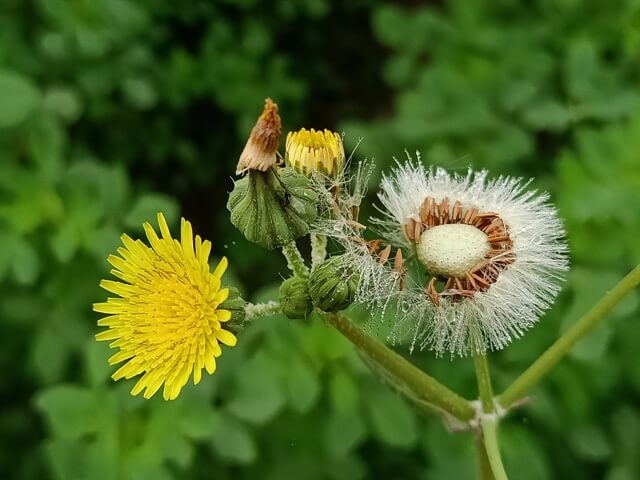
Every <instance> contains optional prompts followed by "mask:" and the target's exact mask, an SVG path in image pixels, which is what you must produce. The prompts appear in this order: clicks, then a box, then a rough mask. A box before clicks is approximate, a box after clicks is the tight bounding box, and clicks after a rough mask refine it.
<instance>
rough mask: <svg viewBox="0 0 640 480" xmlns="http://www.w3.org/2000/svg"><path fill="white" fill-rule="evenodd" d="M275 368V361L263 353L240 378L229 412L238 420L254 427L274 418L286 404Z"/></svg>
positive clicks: (248, 365) (249, 365) (250, 363)
mask: <svg viewBox="0 0 640 480" xmlns="http://www.w3.org/2000/svg"><path fill="white" fill-rule="evenodd" d="M275 369H276V367H275V365H274V363H273V361H272V360H271V358H270V357H269V356H268V355H267V354H266V353H265V352H264V351H261V352H259V353H258V354H257V355H256V356H255V357H254V358H253V360H252V361H250V362H249V363H248V364H247V365H246V366H245V368H244V369H243V372H242V374H241V375H239V376H238V386H237V390H236V392H235V394H234V395H233V397H232V399H231V401H230V402H229V403H228V405H227V409H228V410H229V411H230V412H232V413H233V414H234V415H235V416H236V417H238V418H240V419H242V420H246V421H247V422H251V423H254V424H262V423H265V422H267V421H268V420H270V419H271V418H273V417H274V416H275V415H276V414H277V413H278V411H279V410H280V409H281V408H282V407H283V406H284V403H285V397H284V392H283V391H282V390H281V388H282V387H281V385H280V384H279V382H278V381H277V377H276V376H275Z"/></svg>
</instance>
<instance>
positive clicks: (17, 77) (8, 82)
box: [0, 69, 41, 128]
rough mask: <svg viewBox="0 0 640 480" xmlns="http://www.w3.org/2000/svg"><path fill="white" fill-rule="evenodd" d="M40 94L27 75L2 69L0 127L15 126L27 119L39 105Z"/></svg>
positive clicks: (0, 77) (0, 75) (0, 80)
mask: <svg viewBox="0 0 640 480" xmlns="http://www.w3.org/2000/svg"><path fill="white" fill-rule="evenodd" d="M40 96H41V95H40V92H39V90H38V88H37V87H36V86H35V85H34V84H33V82H31V80H29V79H28V78H27V77H24V76H23V75H21V74H19V73H16V72H12V71H9V70H4V69H2V70H0V128H6V127H13V126H15V125H18V124H19V123H21V122H22V121H23V120H24V119H26V118H27V116H28V115H29V114H30V113H32V112H33V111H34V110H35V109H36V107H37V106H38V104H39V102H40Z"/></svg>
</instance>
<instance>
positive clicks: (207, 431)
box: [178, 402, 221, 439]
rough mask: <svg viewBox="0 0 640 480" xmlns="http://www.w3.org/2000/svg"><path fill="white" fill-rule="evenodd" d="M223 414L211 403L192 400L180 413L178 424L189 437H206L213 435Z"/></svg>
mask: <svg viewBox="0 0 640 480" xmlns="http://www.w3.org/2000/svg"><path fill="white" fill-rule="evenodd" d="M220 417H221V414H220V413H218V412H217V411H215V410H214V409H213V408H212V407H211V405H208V404H206V403H203V402H197V403H196V402H191V403H190V404H189V405H188V406H185V408H184V410H183V411H182V412H181V414H180V418H179V420H178V424H179V425H180V429H181V431H182V432H183V433H184V434H185V435H186V436H187V437H189V438H194V439H205V438H209V437H211V435H212V434H213V432H214V431H215V430H216V428H217V426H218V423H219V422H220Z"/></svg>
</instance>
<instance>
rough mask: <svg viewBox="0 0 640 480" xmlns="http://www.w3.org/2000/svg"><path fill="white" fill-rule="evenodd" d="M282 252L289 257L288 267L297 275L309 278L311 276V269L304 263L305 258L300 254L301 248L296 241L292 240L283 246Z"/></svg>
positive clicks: (285, 256)
mask: <svg viewBox="0 0 640 480" xmlns="http://www.w3.org/2000/svg"><path fill="white" fill-rule="evenodd" d="M282 254H283V255H284V258H286V259H287V267H289V270H291V271H292V272H293V273H294V274H295V275H297V276H299V277H302V278H307V277H308V276H309V269H308V268H307V266H306V265H305V263H304V258H302V255H301V254H300V250H298V247H297V245H296V242H291V243H288V244H286V245H285V246H284V247H282Z"/></svg>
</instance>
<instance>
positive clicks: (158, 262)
mask: <svg viewBox="0 0 640 480" xmlns="http://www.w3.org/2000/svg"><path fill="white" fill-rule="evenodd" d="M158 224H159V226H160V233H161V236H160V237H158V235H157V234H156V232H155V230H154V229H153V227H152V226H151V225H150V224H149V223H145V224H144V230H145V232H146V234H147V238H148V240H149V243H150V245H151V247H149V246H147V245H146V244H145V243H144V242H142V241H141V240H133V239H131V238H130V237H129V236H128V235H126V234H125V235H122V243H123V244H124V246H123V247H120V248H118V254H119V255H120V256H116V255H110V256H109V258H108V261H109V263H110V264H111V265H112V266H113V267H114V269H113V270H111V273H112V274H113V275H115V276H116V277H118V278H119V279H120V280H121V281H119V282H118V281H112V280H102V281H101V282H100V286H101V287H102V288H104V289H105V290H107V291H109V292H111V293H114V294H116V295H118V297H119V298H118V297H116V298H108V299H107V301H106V302H103V303H96V304H94V306H93V309H94V311H96V312H100V313H106V314H107V315H108V316H106V317H104V318H102V319H100V320H98V325H99V326H103V327H108V330H105V331H103V332H101V333H99V334H97V335H96V339H97V340H106V341H111V342H112V343H111V344H110V346H111V347H112V348H118V349H119V350H120V351H119V352H118V353H116V354H115V355H113V356H112V357H111V358H109V364H110V365H114V364H117V363H121V362H126V363H125V364H124V365H122V366H121V367H120V368H118V370H116V372H115V373H114V374H113V375H112V378H113V379H114V380H119V379H121V378H132V377H135V376H137V375H142V377H140V379H139V380H138V382H137V383H136V384H135V386H134V387H133V389H132V390H131V394H132V395H138V394H139V393H140V392H142V391H143V390H144V397H145V398H150V397H151V396H153V395H154V394H155V393H156V392H157V391H158V389H159V388H160V387H161V386H163V385H164V390H163V396H164V399H165V400H173V399H175V398H176V397H177V396H178V395H179V394H180V391H181V390H182V388H183V387H184V386H185V384H186V383H187V380H188V379H189V377H190V376H191V374H192V373H193V382H194V384H197V383H199V382H200V379H201V378H202V369H203V368H206V370H207V372H208V373H209V374H212V373H213V372H215V370H216V358H217V357H219V356H220V355H221V353H222V350H221V348H220V344H225V345H228V346H231V347H232V346H234V345H235V344H236V337H235V336H234V335H233V334H232V333H231V332H229V331H228V330H225V328H224V326H225V325H224V322H227V321H228V320H229V319H230V318H231V312H230V311H229V310H225V309H224V308H221V307H220V304H221V303H223V302H224V301H225V300H226V299H227V297H228V296H229V289H227V288H221V279H222V275H223V274H224V272H225V270H226V268H227V259H226V258H224V257H223V258H222V260H220V263H219V264H218V266H217V267H216V268H215V270H214V271H213V273H211V272H210V270H209V263H208V259H209V253H210V251H211V242H209V241H208V240H204V241H203V240H202V239H201V238H200V236H199V235H196V236H195V241H194V237H193V231H192V229H191V224H190V223H189V222H188V221H186V220H185V219H184V218H183V219H182V224H181V238H180V241H178V240H174V239H173V238H171V233H170V232H169V227H168V226H167V222H166V220H165V218H164V216H163V215H162V214H161V213H159V214H158Z"/></svg>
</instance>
